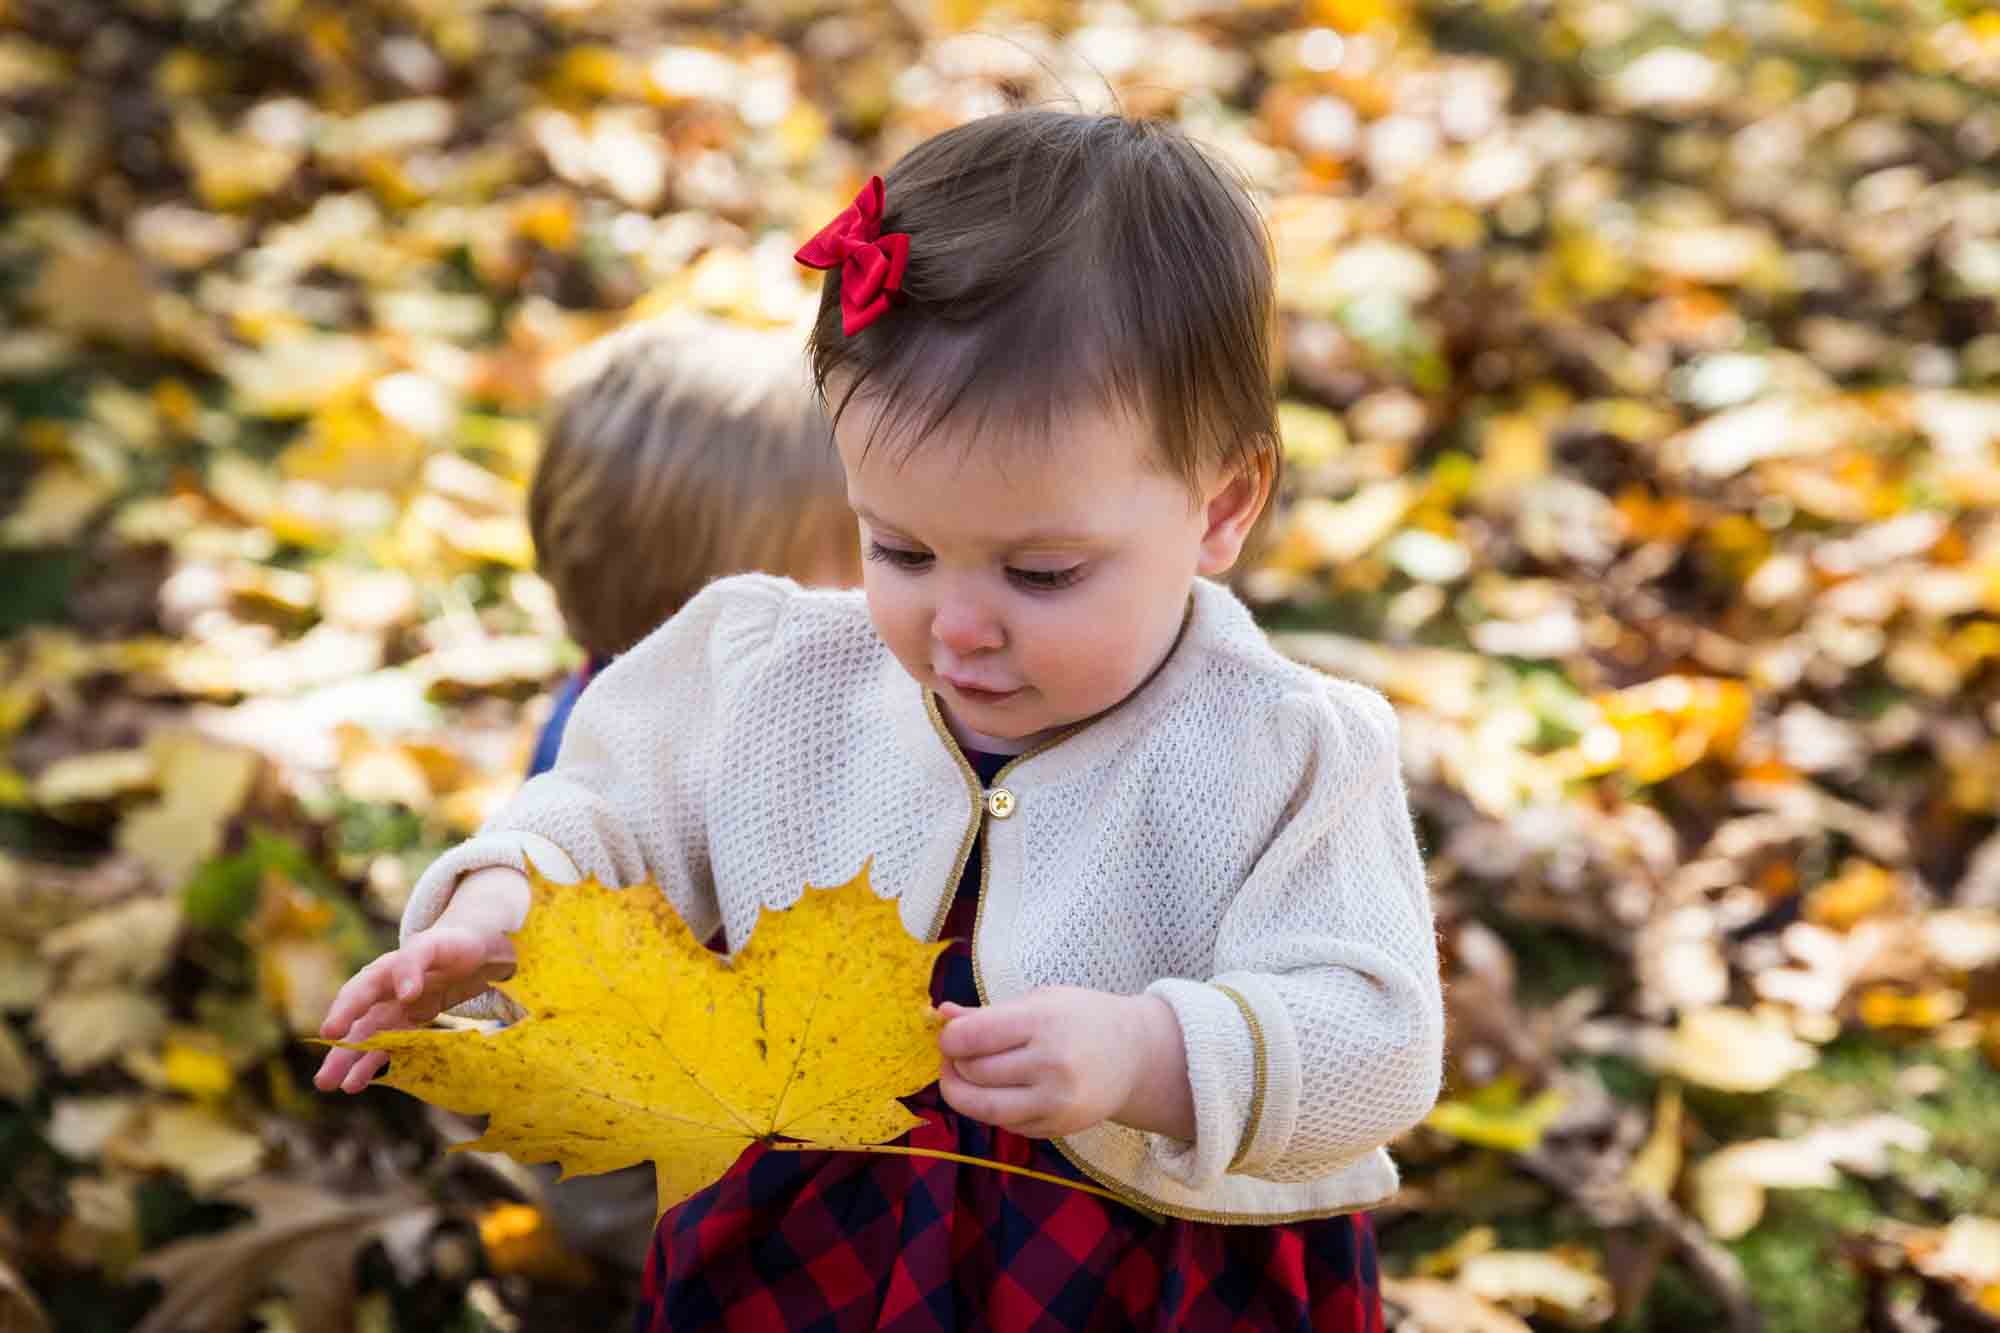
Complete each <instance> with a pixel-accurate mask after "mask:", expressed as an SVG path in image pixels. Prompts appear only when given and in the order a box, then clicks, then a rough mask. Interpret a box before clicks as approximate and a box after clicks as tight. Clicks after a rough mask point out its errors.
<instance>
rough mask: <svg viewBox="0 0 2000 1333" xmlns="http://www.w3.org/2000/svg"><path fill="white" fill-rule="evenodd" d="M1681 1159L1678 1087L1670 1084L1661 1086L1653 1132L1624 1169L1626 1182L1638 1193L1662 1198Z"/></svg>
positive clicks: (1671, 1188) (1669, 1192)
mask: <svg viewBox="0 0 2000 1333" xmlns="http://www.w3.org/2000/svg"><path fill="white" fill-rule="evenodd" d="M1681 1160H1682V1153H1681V1090H1680V1089H1679V1088H1678V1087H1676V1086H1675V1085H1674V1084H1671V1083H1669V1084H1667V1085H1665V1086H1664V1087H1662V1088H1661V1089H1660V1099H1659V1105H1658V1107H1657V1109H1655V1111H1654V1112H1653V1132H1652V1133H1651V1134H1648V1135H1647V1136H1646V1142H1645V1143H1644V1144H1643V1145H1641V1147H1640V1149H1639V1151H1638V1152H1636V1153H1634V1154H1632V1164H1631V1165H1630V1166H1628V1167H1626V1168H1625V1183H1626V1184H1627V1185H1629V1186H1631V1187H1632V1188H1633V1189H1634V1190H1636V1191H1637V1192H1638V1193H1640V1194H1645V1195H1650V1196H1651V1197H1653V1198H1655V1199H1665V1198H1667V1197H1669V1196H1670V1195H1672V1194H1673V1192H1674V1182H1675V1181H1676V1180H1679V1179H1680V1174H1681Z"/></svg>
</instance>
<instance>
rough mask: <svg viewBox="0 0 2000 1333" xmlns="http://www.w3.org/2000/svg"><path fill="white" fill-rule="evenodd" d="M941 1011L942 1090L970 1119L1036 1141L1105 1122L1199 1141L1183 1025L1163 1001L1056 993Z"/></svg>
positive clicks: (1066, 989) (1066, 990) (1060, 989)
mask: <svg viewBox="0 0 2000 1333" xmlns="http://www.w3.org/2000/svg"><path fill="white" fill-rule="evenodd" d="M938 1012H939V1013H941V1014H943V1015H944V1019H945V1025H944V1028H943V1030H942V1031H940V1032H939V1033H938V1050H939V1051H940V1052H941V1053H942V1054H943V1056H944V1067H943V1071H942V1073H941V1074H940V1075H939V1077H938V1086H939V1090H940V1091H942V1092H943V1094H944V1099H945V1101H946V1102H948V1103H949V1104H950V1105H951V1106H952V1108H953V1109H955V1110H957V1111H958V1112H960V1113H961V1114H963V1115H969V1116H971V1117H972V1118H973V1119H975V1120H983V1121H985V1122H986V1123H987V1124H989V1125H997V1126H999V1127H1000V1128H1002V1129H1007V1130H1012V1131H1013V1132H1014V1133H1016V1134H1025V1135H1028V1136H1029V1137H1032V1138H1052V1137H1054V1136H1056V1135H1059V1134H1074V1133H1076V1132H1078V1131H1079V1130H1084V1129H1088V1128H1090V1127H1091V1126H1092V1125H1095V1124H1098V1123H1100V1122H1101V1121H1105V1120H1116V1121H1118V1122H1119V1123H1121V1124H1125V1125H1130V1126H1132V1127H1133V1128H1135V1129H1146V1130H1154V1131H1156V1132H1158V1133H1162V1134H1169V1135H1172V1136H1174V1137H1176V1138H1183V1139H1192V1138H1193V1137H1194V1099H1193V1097H1192V1095H1191V1094H1190V1093H1189V1091H1188V1082H1187V1054H1186V1049H1185V1046H1184V1044H1183V1041H1182V1038H1181V1028H1180V1021H1179V1020H1178V1019H1177V1018H1175V1017H1174V1011H1173V1009H1172V1008H1171V1007H1170V1006H1169V1005H1168V1004H1167V1002H1166V1001H1165V1000H1162V999H1160V998H1159V997H1158V996H1153V995H1111V994H1107V993H1105V992H1102V991H1092V990H1083V989H1080V988H1078V987H1074V986H1056V987H1051V988H1048V989H1045V990H1038V991H1031V992H1029V993H1028V994H1026V995H1023V996H1021V997H1020V998H1019V999H1016V1000H1008V1001H1005V1002H1004V1003H1001V1004H996V1005H992V1006H989V1007H986V1008H981V1009H966V1008H963V1007H961V1006H959V1005H956V1004H945V1005H941V1006H940V1007H939V1010H938Z"/></svg>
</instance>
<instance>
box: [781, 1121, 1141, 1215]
mask: <svg viewBox="0 0 2000 1333" xmlns="http://www.w3.org/2000/svg"><path fill="white" fill-rule="evenodd" d="M764 1143H765V1146H766V1147H768V1148H770V1149H771V1150H772V1151H773V1152H872V1153H883V1154H885V1155H887V1156H891V1157H932V1158H936V1159H937V1160H938V1161H940V1162H963V1163H964V1164H965V1165H967V1166H983V1167H987V1168H989V1169H990V1170H994V1171H1005V1172H1007V1173H1008V1174H1009V1175H1015V1176H1026V1177H1028V1178H1029V1179H1030V1180H1045V1181H1047V1182H1048V1183H1049V1184H1051V1185H1064V1186H1067V1187H1068V1188H1070V1189H1073V1190H1082V1191H1083V1192H1084V1193H1085V1194H1095V1195H1096V1196H1097V1197H1098V1198H1100V1199H1109V1200H1111V1202H1113V1203H1122V1204H1124V1205H1125V1206H1126V1207H1127V1208H1130V1207H1133V1205H1132V1204H1130V1203H1128V1202H1126V1200H1124V1199H1121V1198H1119V1197H1118V1196H1117V1195H1116V1194H1113V1193H1112V1192H1111V1191H1110V1190H1107V1189H1099V1188H1098V1187H1097V1186H1095V1185H1086V1184H1084V1183H1083V1182H1082V1181H1080V1180H1068V1179H1065V1178H1064V1177H1062V1176H1057V1175H1051V1174H1049V1173H1048V1172H1047V1171H1036V1170H1033V1169H1032V1168H1029V1167H1025V1166H1009V1165H1008V1164H1007V1163H1005V1162H994V1161H989V1160H987V1159H986V1158H984V1157H971V1156H968V1155H967V1154H965V1153H962V1152H946V1151H945V1150H944V1149H942V1148H905V1147H902V1146H900V1145H898V1144H894V1143H806V1142H801V1141H799V1140H795V1139H766V1140H764ZM1139 1211H1141V1212H1143V1211H1145V1210H1144V1209H1140V1210H1139Z"/></svg>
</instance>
